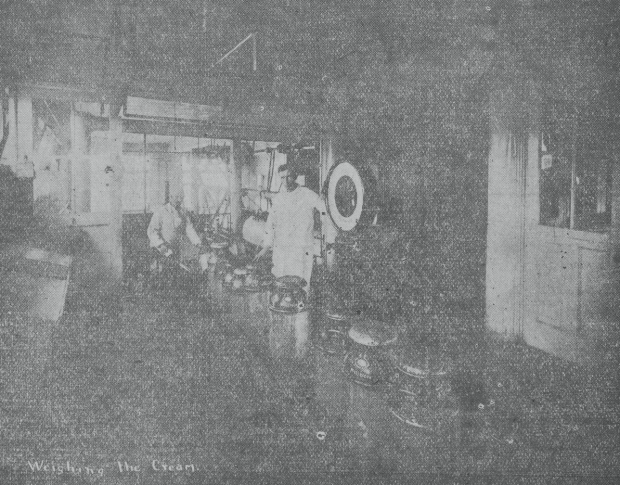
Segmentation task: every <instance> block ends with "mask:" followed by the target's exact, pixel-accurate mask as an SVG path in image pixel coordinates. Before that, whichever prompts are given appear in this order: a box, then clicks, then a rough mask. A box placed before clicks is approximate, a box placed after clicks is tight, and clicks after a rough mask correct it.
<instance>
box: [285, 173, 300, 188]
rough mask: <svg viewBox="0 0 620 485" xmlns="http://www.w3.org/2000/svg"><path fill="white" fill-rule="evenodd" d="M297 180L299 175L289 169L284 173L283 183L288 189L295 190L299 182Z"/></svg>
mask: <svg viewBox="0 0 620 485" xmlns="http://www.w3.org/2000/svg"><path fill="white" fill-rule="evenodd" d="M296 180H297V175H295V174H292V173H290V172H288V171H286V172H283V173H282V183H283V184H284V187H285V188H286V190H293V189H294V188H295V187H296V186H297V184H296V183H295V181H296Z"/></svg>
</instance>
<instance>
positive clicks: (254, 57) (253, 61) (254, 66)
mask: <svg viewBox="0 0 620 485" xmlns="http://www.w3.org/2000/svg"><path fill="white" fill-rule="evenodd" d="M252 70H253V71H256V34H252Z"/></svg>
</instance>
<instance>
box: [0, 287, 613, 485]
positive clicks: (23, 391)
mask: <svg viewBox="0 0 620 485" xmlns="http://www.w3.org/2000/svg"><path fill="white" fill-rule="evenodd" d="M194 296H195V297H194V298H189V297H188V296H187V295H184V294H183V293H177V294H175V293H168V294H167V295H162V294H160V293H156V292H150V291H147V292H145V293H142V294H136V295H132V296H130V297H127V298H126V299H125V301H124V302H123V311H122V313H121V314H119V315H94V314H89V313H86V312H84V313H82V312H79V311H76V312H72V313H69V314H67V315H65V317H63V319H62V320H61V321H60V322H59V323H58V324H56V325H55V326H54V327H53V328H52V329H51V331H49V332H48V333H47V335H48V336H49V339H48V338H44V337H41V336H42V335H43V336H44V335H46V333H45V332H41V331H39V330H40V327H41V326H43V323H42V322H34V321H31V320H29V319H28V318H25V317H23V316H19V315H10V316H6V317H5V319H4V321H3V322H2V326H0V424H1V429H0V484H2V485H5V484H6V485H13V484H29V483H53V484H56V483H58V484H61V483H62V484H81V483H98V484H149V485H150V484H162V485H163V484H166V485H168V484H208V483H386V482H387V483H452V484H465V483H527V484H531V483H583V482H588V483H608V484H611V483H620V448H619V447H618V444H619V443H618V436H619V433H618V431H619V425H620V421H619V419H618V409H619V408H618V403H617V397H618V394H617V385H616V374H617V365H616V364H615V363H613V362H610V365H609V366H608V367H607V368H606V369H605V368H604V369H595V370H589V371H587V370H585V369H582V368H577V367H575V366H573V365H571V364H567V363H564V362H560V361H558V360H556V359H553V358H551V357H548V356H546V355H544V354H542V353H539V352H537V351H535V350H533V349H528V348H526V347H524V346H520V345H515V344H512V343H505V342H501V341H499V340H497V339H495V338H493V336H490V335H487V334H485V333H484V332H482V331H474V330H471V329H472V328H480V322H479V321H478V322H475V321H473V320H472V319H474V318H480V317H472V316H471V314H469V313H466V312H464V311H459V310H453V311H450V312H447V311H440V310H438V309H436V310H435V312H434V317H433V318H434V321H435V322H436V323H437V324H438V325H439V327H438V328H440V329H441V332H440V333H439V334H434V338H433V339H426V340H424V339H423V338H422V337H421V335H418V337H417V338H414V339H413V340H412V342H410V343H408V347H409V350H410V351H411V353H412V354H413V355H414V356H418V357H419V356H422V355H424V356H426V357H425V359H426V362H427V363H428V362H429V358H430V361H435V362H439V361H441V362H444V363H446V364H449V365H447V366H446V368H447V369H449V371H450V374H449V377H448V378H446V379H445V382H444V384H445V383H447V387H445V389H444V390H446V393H447V395H448V396H449V398H446V399H443V400H442V401H441V403H440V402H439V400H438V399H436V398H435V397H433V396H435V394H433V393H430V394H429V396H430V397H428V396H427V398H425V399H418V398H415V399H416V401H415V402H414V400H413V399H414V398H411V395H409V394H406V393H402V392H400V391H399V389H402V388H409V389H414V388H415V387H416V386H418V387H419V386H420V385H421V384H420V380H417V381H416V380H413V381H411V380H407V378H405V377H404V376H401V377H400V378H399V379H392V381H393V382H392V383H391V384H389V385H385V386H383V387H381V388H380V389H377V390H372V389H367V388H363V387H360V386H359V385H357V384H352V383H350V382H349V381H348V379H347V377H346V375H344V373H343V365H342V356H341V355H340V356H339V355H335V356H330V355H327V354H325V353H323V352H322V351H321V350H319V349H318V348H316V347H310V348H309V350H308V352H307V354H306V356H305V357H304V358H301V359H293V358H290V356H288V357H287V356H286V355H284V356H281V357H279V358H274V356H273V355H272V352H271V351H270V347H269V343H268V342H269V338H268V336H269V334H268V332H269V328H270V325H273V322H272V321H271V320H270V319H269V313H268V311H267V310H266V309H265V308H261V306H260V305H257V306H255V307H254V308H253V310H254V313H252V314H249V313H248V312H247V311H246V310H247V306H246V307H242V306H240V305H239V304H238V303H239V302H238V301H237V302H233V304H232V306H231V307H230V308H229V310H230V312H225V313H222V314H218V313H216V312H215V311H213V309H212V307H211V306H210V305H209V304H208V302H206V301H205V299H203V298H199V292H197V293H196V294H195V295H194ZM243 308H246V310H243ZM270 322H271V323H270ZM314 324H315V325H316V322H315V323H314ZM414 334H415V332H414ZM414 359H415V357H414ZM614 362H615V361H614ZM408 386H409V387H408ZM431 387H432V386H431ZM414 390H415V389H414ZM418 397H419V395H418ZM396 415H398V416H400V419H399V418H398V417H396ZM404 418H406V419H407V421H409V423H407V421H403V419H404ZM411 423H413V424H411ZM415 423H418V424H420V425H422V426H425V427H424V428H420V427H417V426H415V425H414V424H415Z"/></svg>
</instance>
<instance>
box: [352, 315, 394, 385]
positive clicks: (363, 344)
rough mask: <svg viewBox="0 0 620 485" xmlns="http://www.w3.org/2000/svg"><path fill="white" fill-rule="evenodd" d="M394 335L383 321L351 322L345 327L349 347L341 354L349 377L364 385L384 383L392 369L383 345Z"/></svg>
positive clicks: (390, 340) (386, 345)
mask: <svg viewBox="0 0 620 485" xmlns="http://www.w3.org/2000/svg"><path fill="white" fill-rule="evenodd" d="M396 338H397V335H396V332H395V331H394V330H393V329H391V328H390V327H389V326H388V325H386V324H385V323H382V322H378V321H376V320H358V321H356V322H354V323H353V325H352V327H351V329H350V330H349V339H350V343H351V349H350V350H349V352H348V353H347V355H346V357H345V372H346V373H347V375H348V376H349V379H350V380H351V381H353V382H355V383H356V384H360V385H362V386H367V387H370V386H377V385H379V384H386V383H387V382H388V379H389V378H390V376H391V374H392V372H393V371H392V365H391V362H390V359H389V356H388V354H387V348H388V346H389V345H390V344H392V343H394V342H395V341H396Z"/></svg>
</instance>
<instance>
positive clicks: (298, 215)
mask: <svg viewBox="0 0 620 485" xmlns="http://www.w3.org/2000/svg"><path fill="white" fill-rule="evenodd" d="M278 173H279V175H280V177H281V178H282V187H283V188H281V189H280V192H279V193H278V194H277V195H276V196H275V197H274V199H273V205H272V207H271V210H270V211H269V217H268V219H267V226H266V234H265V239H264V241H263V248H262V249H261V251H260V252H259V253H258V255H257V256H256V259H257V260H258V259H260V258H261V257H262V256H263V255H264V254H265V253H266V252H267V251H268V250H269V249H270V248H271V249H272V250H273V257H272V261H273V269H272V273H273V275H274V276H275V277H276V278H279V277H280V276H285V275H292V276H300V277H302V278H303V279H304V280H305V282H306V285H307V286H306V287H305V289H306V291H308V290H309V287H310V279H311V277H312V265H313V262H314V211H315V210H318V211H319V214H320V215H321V219H322V220H325V217H324V216H325V214H326V209H325V203H324V202H323V200H322V199H321V198H320V197H319V196H318V195H317V194H316V193H314V192H313V191H312V190H310V189H308V188H306V187H302V186H300V185H298V184H297V173H296V171H295V169H294V168H293V167H289V166H288V165H286V164H285V165H282V166H281V167H280V168H279V169H278Z"/></svg>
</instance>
